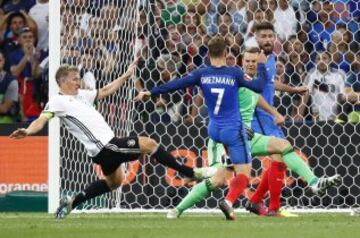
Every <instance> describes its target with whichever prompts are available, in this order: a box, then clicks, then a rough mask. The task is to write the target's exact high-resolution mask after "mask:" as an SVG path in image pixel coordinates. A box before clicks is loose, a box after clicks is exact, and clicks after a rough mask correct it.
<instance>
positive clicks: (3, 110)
mask: <svg viewBox="0 0 360 238" xmlns="http://www.w3.org/2000/svg"><path fill="white" fill-rule="evenodd" d="M4 66H5V56H4V54H3V53H1V52H0V124H2V123H12V122H15V121H17V119H18V113H19V104H18V101H19V94H18V91H19V86H18V82H17V80H16V78H14V77H13V76H12V75H10V74H9V73H8V72H6V71H5V70H4Z"/></svg>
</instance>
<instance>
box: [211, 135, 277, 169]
mask: <svg viewBox="0 0 360 238" xmlns="http://www.w3.org/2000/svg"><path fill="white" fill-rule="evenodd" d="M272 138H273V136H265V135H262V134H259V133H255V134H254V137H253V138H252V140H251V141H250V150H251V155H252V156H266V155H270V153H269V152H268V145H269V142H270V140H271V139H272ZM207 149H208V162H209V166H211V167H221V166H224V165H225V166H226V165H228V159H227V157H228V156H227V155H226V152H225V148H224V146H223V145H222V144H221V143H216V142H215V141H213V140H212V139H209V141H208V144H207Z"/></svg>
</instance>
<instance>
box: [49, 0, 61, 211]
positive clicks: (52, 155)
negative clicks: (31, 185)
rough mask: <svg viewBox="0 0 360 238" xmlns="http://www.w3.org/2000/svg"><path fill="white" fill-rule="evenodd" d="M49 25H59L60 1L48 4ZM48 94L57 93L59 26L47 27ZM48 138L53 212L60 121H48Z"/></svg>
mask: <svg viewBox="0 0 360 238" xmlns="http://www.w3.org/2000/svg"><path fill="white" fill-rule="evenodd" d="M49 12H50V13H51V14H49V25H50V26H60V25H61V22H60V1H51V2H50V4H49ZM49 41H50V42H51V43H50V44H49V46H50V49H49V79H50V80H49V96H52V95H56V94H57V93H58V86H57V84H56V81H55V80H51V79H55V73H56V70H57V68H58V67H59V66H60V49H61V46H60V27H50V28H49ZM48 128H49V137H48V138H49V139H48V151H49V155H48V156H49V159H48V185H49V190H48V212H49V213H54V212H55V211H56V208H57V206H58V203H59V199H60V160H59V158H60V121H59V119H58V118H53V119H52V120H50V122H49V127H48Z"/></svg>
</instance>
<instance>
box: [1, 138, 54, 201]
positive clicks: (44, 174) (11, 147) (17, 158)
mask: <svg viewBox="0 0 360 238" xmlns="http://www.w3.org/2000/svg"><path fill="white" fill-rule="evenodd" d="M15 190H32V191H40V192H46V191H47V190H48V138H47V137H46V136H32V137H30V138H25V139H23V140H14V139H10V138H9V137H7V136H0V195H1V194H5V193H7V192H11V191H15Z"/></svg>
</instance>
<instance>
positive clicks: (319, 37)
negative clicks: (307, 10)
mask: <svg viewBox="0 0 360 238" xmlns="http://www.w3.org/2000/svg"><path fill="white" fill-rule="evenodd" d="M331 12H332V6H331V5H329V4H326V5H325V4H324V6H323V7H322V9H321V10H320V11H319V14H318V20H316V21H315V23H313V24H312V25H311V31H310V33H309V39H310V42H311V43H312V44H313V45H314V50H315V51H317V52H318V51H324V50H326V49H327V47H328V45H329V43H330V41H331V34H332V33H333V32H334V31H335V30H336V28H335V24H334V23H333V22H332V21H331V20H330V14H331Z"/></svg>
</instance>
